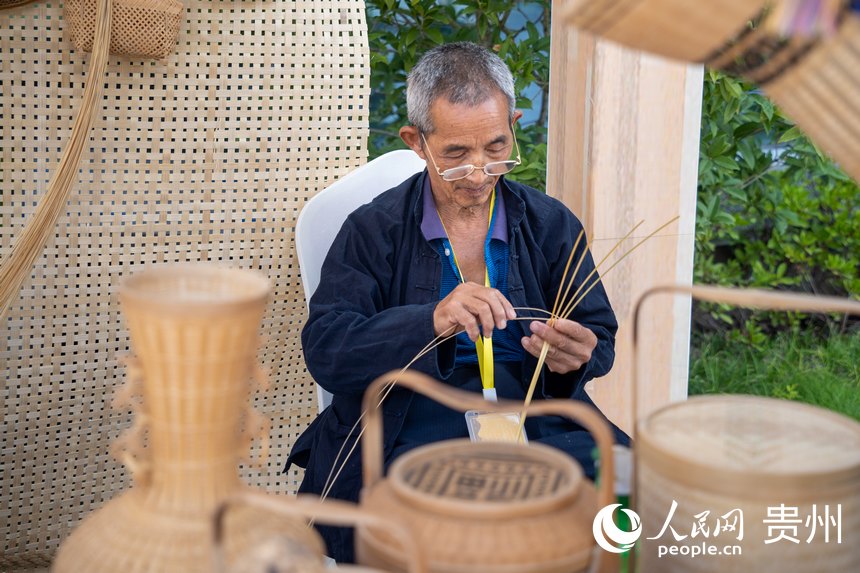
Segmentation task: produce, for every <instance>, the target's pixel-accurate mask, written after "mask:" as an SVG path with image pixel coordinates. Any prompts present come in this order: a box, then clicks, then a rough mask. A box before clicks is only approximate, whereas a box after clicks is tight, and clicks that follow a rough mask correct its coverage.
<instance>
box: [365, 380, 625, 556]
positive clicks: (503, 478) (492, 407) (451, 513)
mask: <svg viewBox="0 0 860 573" xmlns="http://www.w3.org/2000/svg"><path fill="white" fill-rule="evenodd" d="M389 384H396V385H398V386H403V387H405V388H407V389H409V390H412V391H413V392H417V393H420V394H423V395H425V396H428V397H430V398H432V399H433V400H436V401H437V402H439V403H441V404H443V405H445V406H447V407H449V408H453V409H455V410H460V411H464V412H465V411H466V410H470V409H471V410H478V411H483V412H519V411H520V409H521V408H522V403H519V402H514V401H509V400H503V401H499V402H487V401H485V400H483V399H482V398H481V397H480V396H478V395H475V394H472V393H469V392H463V391H461V390H457V389H454V388H449V387H447V386H445V385H443V384H441V383H440V382H437V381H435V380H433V379H432V378H430V377H428V376H426V375H424V374H421V373H418V372H414V371H404V372H400V371H394V372H390V373H388V374H386V375H383V376H381V377H379V378H377V379H376V380H375V381H374V382H373V383H372V384H371V385H370V386H369V387H368V389H367V391H366V392H365V395H364V402H363V411H364V412H366V415H365V417H364V436H363V438H362V449H363V452H362V467H363V480H364V481H363V489H362V492H361V505H362V506H363V507H365V508H367V509H368V510H369V511H372V512H375V513H377V514H380V515H386V516H388V517H390V518H391V519H394V520H397V521H399V522H400V523H401V524H403V527H410V528H411V529H412V532H413V534H414V535H415V537H416V538H417V540H418V543H419V544H420V545H421V547H422V549H423V550H424V554H425V555H426V556H427V566H428V570H429V571H431V572H435V573H442V572H445V573H467V572H469V573H490V572H494V573H499V572H511V573H513V572H518V573H520V572H521V573H573V572H579V571H586V570H589V571H603V572H605V573H609V572H616V571H617V560H616V559H615V556H614V555H610V554H605V553H602V552H601V553H598V552H596V551H595V542H594V537H593V536H592V532H591V530H592V522H593V520H594V517H595V515H596V514H597V511H598V509H599V508H600V507H604V506H606V505H608V504H610V503H612V501H613V500H614V494H613V491H614V490H613V479H612V477H611V476H613V475H614V471H613V457H612V443H613V439H612V433H611V431H610V429H609V426H608V424H607V423H606V422H605V421H604V420H603V419H602V418H601V417H600V416H599V415H598V414H596V413H595V412H594V411H593V410H592V409H590V408H589V407H588V406H585V405H584V404H580V403H576V402H573V401H571V400H545V401H544V400H541V401H538V402H537V403H532V405H531V406H529V409H528V414H529V415H562V416H566V417H568V418H571V419H573V420H575V421H577V422H578V423H580V424H582V426H583V427H585V428H586V429H587V430H588V431H589V432H590V433H591V434H592V435H593V436H594V438H595V441H596V442H597V445H598V447H599V450H600V460H601V464H602V470H601V471H602V475H603V476H610V477H609V479H602V480H601V483H600V486H599V489H595V487H594V485H593V484H591V483H590V482H589V481H588V480H586V479H585V478H584V476H583V473H582V468H581V467H580V466H579V465H578V464H577V463H576V462H575V461H574V460H573V459H572V458H571V457H570V456H568V455H567V454H564V453H563V452H560V451H558V450H556V449H553V448H550V447H548V446H544V445H542V444H530V445H525V444H520V443H500V442H497V443H491V442H479V443H472V442H470V441H469V440H468V439H463V440H448V441H444V442H440V443H437V444H431V445H428V446H423V447H421V448H416V449H415V450H413V451H410V452H408V453H406V454H404V455H403V456H401V457H399V458H398V459H397V460H396V461H395V462H394V463H393V464H392V466H391V468H390V470H389V472H388V475H387V477H385V478H384V479H383V475H382V471H383V452H382V410H381V408H380V406H379V402H380V400H379V397H380V396H381V392H383V391H384V389H385V388H386V387H387V386H388V385H389ZM356 553H357V555H358V560H359V563H362V564H365V565H369V566H373V567H379V568H381V569H385V570H388V571H405V570H406V564H407V553H406V551H405V549H404V547H403V546H402V545H401V544H400V543H399V542H398V540H397V539H395V538H393V537H392V536H390V535H387V534H386V533H385V532H384V531H380V530H378V529H375V528H373V527H368V526H363V525H360V526H359V527H358V528H357V530H356Z"/></svg>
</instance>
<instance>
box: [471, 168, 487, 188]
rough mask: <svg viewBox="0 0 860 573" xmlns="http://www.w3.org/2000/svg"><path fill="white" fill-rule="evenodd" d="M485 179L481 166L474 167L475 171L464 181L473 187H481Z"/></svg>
mask: <svg viewBox="0 0 860 573" xmlns="http://www.w3.org/2000/svg"><path fill="white" fill-rule="evenodd" d="M486 178H487V174H486V173H484V166H483V165H476V166H475V170H474V171H472V172H471V173H470V174H469V176H468V177H466V179H467V180H468V181H469V182H470V183H472V184H473V185H476V186H477V185H481V184H483V183H484V181H485V180H486Z"/></svg>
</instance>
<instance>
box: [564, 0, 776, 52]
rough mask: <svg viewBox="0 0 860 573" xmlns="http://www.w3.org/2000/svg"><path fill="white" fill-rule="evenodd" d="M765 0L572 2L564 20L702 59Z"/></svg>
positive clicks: (636, 44)
mask: <svg viewBox="0 0 860 573" xmlns="http://www.w3.org/2000/svg"><path fill="white" fill-rule="evenodd" d="M767 4H768V1H767V0H696V1H695V2H691V1H690V0H573V1H572V2H569V3H568V5H567V7H566V8H565V11H564V15H565V16H566V17H567V21H568V23H570V24H571V25H573V26H576V27H577V28H579V29H581V30H585V31H587V32H590V33H592V34H595V35H598V36H601V37H602V38H606V39H607V40H612V41H614V42H618V43H619V44H623V45H625V46H629V47H631V48H635V49H637V50H644V51H646V52H652V53H655V54H660V55H662V56H666V57H669V58H675V59H678V60H685V61H702V60H705V59H707V58H709V57H710V55H711V54H712V53H713V52H714V51H715V50H717V49H719V48H720V47H721V46H722V45H723V44H725V42H726V41H728V40H729V39H730V38H732V37H734V36H735V35H737V34H738V33H739V32H740V31H742V30H743V29H744V27H745V26H746V23H747V22H748V21H750V20H752V19H754V18H755V17H756V16H758V15H759V14H760V13H761V12H762V10H763V9H764V8H765V6H766V5H767Z"/></svg>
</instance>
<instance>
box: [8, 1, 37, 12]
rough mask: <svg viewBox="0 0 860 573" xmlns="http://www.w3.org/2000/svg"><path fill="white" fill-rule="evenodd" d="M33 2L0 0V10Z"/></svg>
mask: <svg viewBox="0 0 860 573" xmlns="http://www.w3.org/2000/svg"><path fill="white" fill-rule="evenodd" d="M33 1H34V0H0V10H5V9H6V8H15V7H16V6H22V5H24V4H29V3H30V2H33Z"/></svg>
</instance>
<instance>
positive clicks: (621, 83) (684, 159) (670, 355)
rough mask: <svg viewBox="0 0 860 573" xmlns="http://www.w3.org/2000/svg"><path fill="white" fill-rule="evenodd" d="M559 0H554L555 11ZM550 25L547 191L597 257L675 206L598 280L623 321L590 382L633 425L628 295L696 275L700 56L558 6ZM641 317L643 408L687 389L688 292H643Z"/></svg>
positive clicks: (613, 414) (614, 413) (611, 411)
mask: <svg viewBox="0 0 860 573" xmlns="http://www.w3.org/2000/svg"><path fill="white" fill-rule="evenodd" d="M562 4H563V2H561V1H558V0H556V1H554V2H553V10H554V13H556V14H557V13H560V11H559V10H558V8H559V7H560V6H561V5H562ZM551 34H552V46H551V55H550V114H549V145H548V147H549V152H548V160H547V164H548V166H547V171H548V173H547V193H549V194H550V195H552V196H554V197H556V198H558V199H560V200H562V201H563V202H564V203H565V204H566V205H567V206H568V207H569V208H570V209H571V210H572V211H573V212H574V213H576V215H577V216H578V217H579V218H580V219H581V220H582V222H583V224H584V225H585V226H586V230H587V231H588V233H589V236H590V237H594V242H593V246H592V251H593V253H594V256H595V260H596V261H599V260H600V259H601V258H603V256H604V255H606V253H608V251H609V250H610V249H611V248H612V246H613V245H614V244H615V240H616V239H617V238H620V237H622V236H623V235H624V234H625V233H626V232H627V231H628V230H629V229H630V228H632V227H633V226H634V225H635V224H636V222H638V221H640V220H643V219H644V220H645V224H644V225H643V226H642V227H640V230H639V231H637V232H636V233H635V235H634V236H637V237H642V236H644V235H646V234H647V233H648V232H650V231H652V230H654V229H656V228H657V227H658V226H660V225H661V224H663V223H664V222H666V221H667V220H669V219H671V218H672V217H674V216H675V215H680V217H681V218H680V220H679V221H678V222H677V223H675V224H673V225H672V226H670V227H668V228H667V229H665V231H663V232H661V233H660V235H658V236H657V237H654V238H653V239H651V240H650V241H649V242H648V243H646V244H645V245H643V246H642V247H640V248H639V249H638V250H637V251H636V252H635V253H634V254H633V255H631V256H630V257H629V258H627V259H625V261H624V262H622V263H620V264H619V265H618V266H617V267H615V269H614V270H613V271H612V272H611V274H609V275H607V277H606V279H605V280H604V285H605V286H606V289H607V292H608V293H609V298H610V300H611V301H612V304H613V307H614V308H615V312H616V314H617V316H618V319H619V324H620V328H619V333H618V338H617V343H616V351H617V356H616V362H615V367H614V368H613V370H612V372H611V373H610V374H609V375H608V376H606V377H605V378H602V379H600V380H597V381H595V382H594V383H592V384H591V385H590V387H589V392H590V394H591V395H592V397H593V398H594V399H595V401H596V402H597V403H598V405H599V406H600V407H601V409H602V410H603V411H604V412H605V413H606V414H607V415H608V416H609V417H610V418H611V419H612V420H613V421H615V422H616V423H617V424H619V425H620V426H621V427H622V428H624V429H626V430H628V431H630V429H631V427H632V415H631V411H630V408H631V402H632V391H633V389H632V386H631V381H630V380H631V373H632V368H633V360H632V358H633V353H632V348H631V342H630V339H631V334H632V333H631V332H630V325H631V322H632V321H631V314H632V311H633V305H634V304H635V301H636V300H637V298H638V297H639V295H640V294H641V293H642V292H644V291H645V290H646V289H648V288H649V287H650V286H653V285H657V284H665V283H667V282H678V283H685V284H689V283H691V282H692V276H693V241H694V226H695V214H696V182H697V172H698V150H699V126H700V114H701V103H702V102H701V100H702V67H701V66H699V65H687V64H683V63H678V62H673V61H669V60H665V59H661V58H658V57H655V56H650V55H647V54H643V53H641V52H636V51H633V50H629V49H626V48H623V47H621V46H618V45H616V44H612V43H610V42H606V41H603V40H599V39H595V38H593V37H591V36H588V35H586V34H583V33H579V32H578V31H576V30H574V29H572V28H569V27H567V26H565V25H564V24H563V23H562V22H559V21H558V19H556V18H554V19H553V23H552V31H551ZM632 244H633V241H629V245H631V246H632ZM622 250H623V248H622V249H619V252H617V253H616V254H615V255H614V256H612V257H611V258H610V259H608V260H607V262H606V265H605V267H604V268H606V267H608V266H609V265H610V264H611V263H612V262H613V261H614V260H615V259H616V258H617V256H618V254H620V251H622ZM644 325H645V326H644V328H645V329H647V334H646V336H644V337H643V339H644V342H643V344H644V345H645V346H644V350H645V352H644V355H645V356H647V357H648V359H647V360H646V361H645V363H643V364H641V365H640V368H641V369H642V370H643V371H646V372H648V373H649V379H650V380H651V382H649V383H648V384H649V385H648V386H647V387H642V388H640V389H639V404H640V406H639V413H638V416H637V417H639V418H641V416H643V415H645V414H646V413H647V412H649V411H652V410H653V409H654V408H656V407H659V406H660V405H663V404H666V403H668V402H670V401H675V400H679V399H683V398H685V397H686V395H687V376H688V364H689V340H690V338H689V337H690V300H689V299H686V300H684V299H680V298H677V299H672V298H669V297H662V298H657V299H654V300H651V301H649V302H648V304H647V306H646V308H645V321H644Z"/></svg>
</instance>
